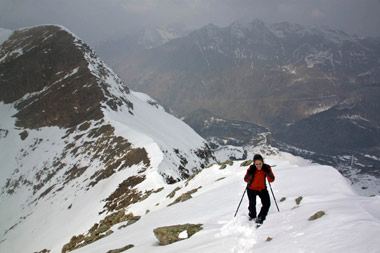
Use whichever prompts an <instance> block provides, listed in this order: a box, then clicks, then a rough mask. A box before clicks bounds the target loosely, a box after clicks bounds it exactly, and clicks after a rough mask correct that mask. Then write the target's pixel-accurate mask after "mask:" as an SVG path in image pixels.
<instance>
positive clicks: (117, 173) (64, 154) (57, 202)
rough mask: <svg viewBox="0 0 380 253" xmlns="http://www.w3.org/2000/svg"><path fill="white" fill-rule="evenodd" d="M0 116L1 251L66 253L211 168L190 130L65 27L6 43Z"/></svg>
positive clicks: (19, 34)
mask: <svg viewBox="0 0 380 253" xmlns="http://www.w3.org/2000/svg"><path fill="white" fill-rule="evenodd" d="M0 113H1V122H0V160H1V161H2V167H1V170H0V189H1V192H0V201H1V203H2V204H1V207H0V251H1V252H35V251H40V250H42V249H43V248H45V247H46V248H51V247H53V246H56V245H60V247H61V248H62V245H63V244H64V243H66V242H67V241H69V240H70V238H71V237H72V236H73V235H74V234H77V233H79V232H82V231H83V229H84V228H88V227H89V226H91V225H93V224H94V223H96V222H99V220H101V219H102V218H104V217H105V216H106V215H110V214H113V213H118V212H119V211H120V210H124V208H127V207H128V206H129V205H130V204H131V203H136V202H138V201H141V200H142V199H144V198H146V197H148V196H149V195H150V194H152V190H153V189H156V187H157V188H159V187H162V186H165V185H167V184H172V183H174V182H178V181H180V180H183V179H186V178H187V177H189V176H190V175H192V174H193V173H195V172H196V171H198V170H200V169H201V168H202V167H204V166H207V164H208V163H209V162H213V161H214V158H213V157H212V153H211V151H210V149H209V148H208V146H207V144H206V143H205V141H204V140H203V139H202V138H201V137H200V136H199V135H197V134H196V133H195V132H194V131H193V130H192V129H191V128H190V127H188V126H187V125H186V124H184V123H183V122H182V121H180V120H178V119H176V118H175V117H173V116H171V115H169V114H167V113H166V112H165V111H164V110H163V109H162V107H161V106H159V105H158V104H157V103H156V102H155V101H154V100H152V99H150V98H149V97H148V96H146V95H143V94H140V93H135V92H131V91H130V90H129V89H128V87H127V86H126V85H125V84H123V83H122V82H121V80H120V79H119V77H118V76H116V75H115V74H114V73H113V71H112V70H111V69H109V68H108V67H107V66H106V65H105V64H104V63H103V61H101V60H100V59H99V58H98V57H97V56H96V55H95V53H94V52H93V51H92V50H91V49H90V48H89V47H88V46H87V45H86V44H85V43H84V42H83V41H81V40H80V39H79V38H77V37H76V36H75V35H73V34H72V33H71V32H69V31H67V30H66V29H65V28H63V27H58V26H39V27H32V28H26V29H21V30H18V31H15V32H14V33H13V34H12V35H11V36H10V37H9V39H8V40H6V41H5V42H4V43H3V44H2V46H1V48H0ZM145 181H148V182H149V187H148V186H147V187H146V188H144V190H140V189H138V188H136V185H138V184H143V185H146V184H147V183H144V182H145ZM158 186H159V187H158ZM123 187H126V188H123ZM148 189H151V190H150V191H145V190H148ZM152 205H153V204H152ZM20 242H23V243H20Z"/></svg>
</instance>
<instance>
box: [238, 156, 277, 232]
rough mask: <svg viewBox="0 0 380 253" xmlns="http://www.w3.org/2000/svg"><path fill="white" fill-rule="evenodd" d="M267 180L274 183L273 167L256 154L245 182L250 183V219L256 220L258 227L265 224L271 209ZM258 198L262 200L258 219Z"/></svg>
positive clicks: (248, 192)
mask: <svg viewBox="0 0 380 253" xmlns="http://www.w3.org/2000/svg"><path fill="white" fill-rule="evenodd" d="M265 178H267V179H268V181H269V182H273V181H274V175H273V172H272V169H271V167H270V166H269V165H268V164H265V163H264V159H263V157H262V156H261V155H259V154H256V155H254V157H253V164H252V165H251V166H250V167H249V168H248V170H247V173H246V174H245V177H244V181H245V182H247V183H248V185H247V194H248V199H249V207H248V210H249V219H250V220H255V221H256V223H257V224H258V225H261V224H263V222H264V220H265V218H266V216H267V214H268V211H269V207H270V197H269V193H268V190H267V186H266V183H265ZM256 196H259V197H260V199H261V204H262V207H261V210H260V213H259V215H258V216H257V217H256Z"/></svg>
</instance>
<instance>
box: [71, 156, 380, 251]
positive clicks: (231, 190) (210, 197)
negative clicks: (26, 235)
mask: <svg viewBox="0 0 380 253" xmlns="http://www.w3.org/2000/svg"><path fill="white" fill-rule="evenodd" d="M287 158H289V160H286V159H287ZM290 161H292V162H290ZM266 162H267V163H268V164H273V165H276V166H275V167H273V171H274V173H275V176H276V181H275V182H273V183H272V188H273V192H274V194H275V196H276V199H277V202H278V205H279V208H280V212H278V211H277V209H276V206H275V203H274V200H273V198H272V195H271V192H270V195H271V200H272V205H271V208H270V211H269V214H268V216H267V220H266V221H265V223H264V225H263V226H261V227H260V228H259V229H256V228H255V224H254V223H253V222H249V221H248V218H247V215H248V210H247V207H248V200H247V196H246V195H245V196H244V200H243V202H242V204H241V206H240V209H239V212H238V215H237V217H236V218H234V217H233V215H234V213H235V211H236V208H237V206H238V204H239V201H240V198H241V196H242V194H243V192H244V187H245V183H244V181H243V179H242V178H243V177H244V174H245V171H246V169H247V168H246V167H245V168H244V167H240V162H239V161H237V162H235V163H234V165H233V166H227V168H226V169H224V170H219V167H220V166H218V165H214V166H212V167H211V168H207V169H204V170H203V171H202V172H200V173H199V174H198V175H197V176H196V177H195V178H194V179H193V180H191V181H189V182H188V185H187V186H185V182H180V183H177V184H175V185H170V186H165V189H164V190H163V191H161V192H160V193H158V194H157V196H155V195H152V196H151V197H150V198H148V199H146V200H144V201H143V202H141V203H138V204H135V205H134V206H132V207H131V208H130V209H129V210H128V211H132V212H133V213H134V214H135V215H141V214H142V213H143V212H145V210H144V208H142V207H144V202H146V203H145V207H146V204H147V203H149V202H151V201H152V200H153V199H154V201H155V202H156V201H160V202H158V203H159V205H158V206H155V208H153V209H152V210H150V212H149V213H148V214H146V215H143V216H142V218H141V219H140V221H138V222H137V223H135V224H133V225H131V226H129V227H127V228H125V229H122V230H118V229H117V228H115V229H113V230H114V233H113V234H112V235H110V236H109V237H107V238H104V239H102V240H99V241H97V242H95V243H93V244H91V245H89V246H86V247H84V248H81V249H78V250H76V251H74V252H106V251H107V250H110V249H115V248H120V247H122V246H125V245H127V244H130V243H131V244H134V245H135V247H133V248H131V249H130V250H128V252H141V253H142V252H165V253H166V252H173V253H174V252H205V253H206V252H207V253H209V252H239V253H243V252H363V251H365V252H379V249H380V242H379V241H378V238H379V235H380V214H378V213H377V212H376V210H380V197H379V196H376V197H371V198H370V197H361V196H359V195H357V194H356V193H355V192H354V191H353V190H352V188H351V187H350V186H349V184H348V183H347V180H346V179H345V178H343V176H341V175H340V174H339V173H338V172H337V171H336V170H335V169H334V168H332V167H328V166H321V165H317V164H311V163H309V162H308V161H306V160H303V159H301V158H297V157H289V154H284V153H280V155H276V156H273V157H267V159H266ZM222 177H225V179H222V180H218V179H219V178H222ZM217 180H218V181H217ZM199 186H202V187H201V188H200V189H199V190H198V191H197V192H196V193H193V194H192V197H193V198H191V199H189V200H187V201H185V202H181V203H177V204H175V205H173V206H170V207H167V205H168V204H169V203H171V202H172V201H174V199H176V198H177V197H178V196H180V195H181V194H182V193H184V192H187V191H189V190H191V189H195V188H198V187H199ZM175 187H181V189H180V190H179V191H177V193H176V195H175V197H174V198H172V199H169V198H167V197H166V196H167V194H168V193H170V192H171V191H172V190H173V189H174V188H175ZM268 190H269V189H268ZM269 191H270V190H269ZM299 196H302V197H303V199H302V201H301V203H300V204H299V205H297V204H296V202H295V199H296V198H297V197H299ZM282 197H286V200H285V201H283V202H280V201H279V200H280V199H281V198H282ZM155 202H154V203H155ZM259 202H260V201H259V199H258V203H259ZM257 208H258V209H259V208H260V204H258V205H257ZM317 211H324V212H325V213H326V215H324V216H323V217H322V218H320V219H317V220H314V221H308V218H309V217H310V216H312V215H313V214H315V213H316V212H317ZM185 223H195V224H197V223H202V224H203V230H201V231H200V232H198V233H196V234H195V235H193V236H192V237H191V238H189V239H187V240H183V241H179V242H176V243H173V244H171V245H167V246H159V245H158V240H157V239H156V238H155V237H154V234H153V229H154V228H157V227H161V226H168V225H177V224H185ZM268 237H270V238H272V240H271V241H267V238H268Z"/></svg>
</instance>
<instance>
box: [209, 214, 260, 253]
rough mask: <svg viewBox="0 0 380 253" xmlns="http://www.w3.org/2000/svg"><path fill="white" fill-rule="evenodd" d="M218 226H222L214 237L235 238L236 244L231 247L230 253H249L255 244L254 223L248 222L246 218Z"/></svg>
mask: <svg viewBox="0 0 380 253" xmlns="http://www.w3.org/2000/svg"><path fill="white" fill-rule="evenodd" d="M219 224H224V225H223V226H222V228H221V229H220V232H219V233H218V234H217V235H216V236H217V237H233V238H236V243H234V244H233V245H232V248H231V252H233V253H243V252H249V250H250V249H251V248H252V247H253V245H255V244H256V242H257V240H256V228H255V223H251V222H249V221H248V219H247V218H246V217H237V218H234V219H232V220H229V221H221V222H219Z"/></svg>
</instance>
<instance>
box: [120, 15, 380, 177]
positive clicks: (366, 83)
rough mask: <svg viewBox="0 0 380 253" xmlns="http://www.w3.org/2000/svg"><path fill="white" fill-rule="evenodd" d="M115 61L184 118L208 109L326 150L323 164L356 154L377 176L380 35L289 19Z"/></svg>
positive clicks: (199, 34)
mask: <svg viewBox="0 0 380 253" xmlns="http://www.w3.org/2000/svg"><path fill="white" fill-rule="evenodd" d="M113 67H114V69H115V70H116V72H118V73H120V76H121V78H122V79H123V80H124V81H125V82H126V83H128V85H129V86H130V87H133V88H134V89H136V90H139V91H142V92H145V93H147V94H149V95H151V96H152V97H153V98H154V99H156V100H157V101H158V102H159V103H160V104H162V105H163V106H166V107H168V108H171V109H172V110H173V111H174V112H175V113H176V114H177V115H179V116H180V117H184V118H185V119H186V118H187V119H189V118H192V117H194V116H193V115H194V114H195V115H196V114H197V112H199V111H204V110H206V111H208V112H209V113H210V114H211V116H213V117H215V118H222V119H228V120H237V121H240V122H241V121H244V122H249V123H252V124H255V125H260V126H263V127H265V128H268V129H269V130H270V131H271V132H273V133H274V136H275V137H276V139H277V143H280V142H284V143H285V145H281V146H282V147H284V148H285V147H286V143H287V144H289V145H294V146H295V147H296V148H299V149H304V150H306V151H307V152H314V155H313V157H314V158H313V159H316V157H319V158H321V157H322V156H323V157H324V156H326V155H327V156H328V158H323V160H324V163H326V161H327V160H328V163H329V164H334V166H337V167H340V166H341V165H342V164H345V167H347V166H348V168H351V165H350V164H351V162H350V160H351V159H352V155H355V157H356V158H355V159H358V160H357V161H356V163H357V164H363V166H364V167H365V169H363V170H362V169H360V171H367V172H368V171H372V172H375V174H376V175H377V174H378V168H379V166H380V157H379V155H378V152H377V150H378V149H379V148H380V146H379V145H378V144H379V143H378V141H377V140H378V139H379V132H378V130H377V129H379V128H380V122H379V121H378V118H377V117H376V116H374V114H376V115H377V114H378V113H377V110H378V109H376V108H378V107H377V106H378V105H377V102H376V101H377V100H378V96H377V94H378V83H380V38H362V37H357V36H351V35H348V34H346V33H344V32H342V31H338V30H333V29H330V28H328V27H306V26H302V25H298V24H291V23H287V22H282V23H275V24H266V23H264V22H262V21H260V20H254V21H253V22H250V23H242V22H235V23H233V24H231V25H230V26H228V27H218V26H215V25H212V24H210V25H207V26H205V27H203V28H201V29H199V30H196V31H193V32H191V33H190V34H189V35H187V36H185V37H180V38H177V39H173V40H170V41H169V42H167V43H165V44H163V45H161V46H159V47H155V48H152V49H149V50H143V51H140V52H136V53H135V54H133V55H130V57H125V58H123V59H120V61H119V62H118V64H117V65H115V66H113ZM358 98H360V99H359V100H358ZM347 101H357V103H356V106H355V108H356V107H357V109H356V110H357V112H354V111H350V112H349V113H348V114H347V113H345V112H344V111H342V110H340V109H338V108H342V106H343V107H344V105H345V104H346V103H347ZM358 101H359V102H358ZM368 101H371V102H370V103H369V102H368ZM358 121H360V124H359V123H358ZM364 122H366V123H365V124H364V125H363V123H364ZM190 124H191V123H190ZM347 124H348V125H347ZM191 125H192V124H191ZM195 125H196V124H195ZM192 126H193V127H194V125H192ZM289 126H290V127H289ZM215 131H219V132H218V135H219V136H220V135H221V133H220V129H218V130H215ZM199 133H200V134H204V132H203V133H202V132H199ZM207 134H209V133H207ZM224 134H225V137H228V136H229V135H230V133H228V131H226V132H225V133H224ZM204 137H206V135H204ZM292 150H294V149H293V148H292ZM366 152H368V153H366ZM358 154H360V155H358ZM335 156H339V158H337V157H335ZM342 157H348V158H347V159H343V160H342V159H341V158H342ZM368 157H371V158H368ZM319 161H321V159H319ZM332 161H334V162H333V163H332ZM321 162H323V161H321ZM367 165H368V166H367ZM363 166H360V167H361V168H362V167H363ZM351 169H352V168H351ZM376 171H377V172H376ZM346 175H347V173H346Z"/></svg>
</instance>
